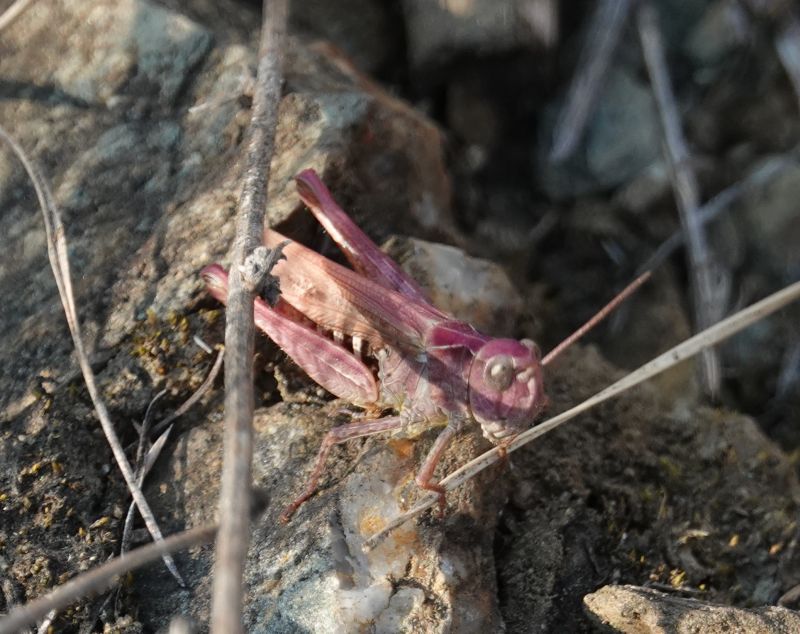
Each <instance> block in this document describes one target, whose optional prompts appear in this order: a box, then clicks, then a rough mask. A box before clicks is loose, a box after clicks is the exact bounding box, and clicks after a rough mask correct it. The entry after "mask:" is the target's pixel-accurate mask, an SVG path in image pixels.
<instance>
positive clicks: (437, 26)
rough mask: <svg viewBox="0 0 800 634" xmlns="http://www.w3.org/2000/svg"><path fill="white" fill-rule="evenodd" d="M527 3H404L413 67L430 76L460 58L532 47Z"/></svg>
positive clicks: (495, 0) (515, 0)
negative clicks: (432, 72) (464, 55)
mask: <svg viewBox="0 0 800 634" xmlns="http://www.w3.org/2000/svg"><path fill="white" fill-rule="evenodd" d="M525 4H527V3H525V2H522V1H520V0H450V1H448V2H429V1H428V0H403V9H404V12H405V17H406V38H407V40H408V48H409V57H410V58H411V65H412V66H413V67H415V68H416V69H417V70H422V71H425V70H428V71H429V70H431V69H434V68H439V67H441V66H443V65H444V64H445V63H446V62H448V61H449V60H450V59H451V58H453V57H455V56H457V55H459V54H470V55H475V54H478V55H485V54H488V53H503V52H508V51H510V50H514V49H515V48H519V47H520V46H530V45H531V44H533V43H534V35H533V32H534V30H535V29H536V27H535V25H534V23H535V20H534V21H533V22H532V21H531V18H532V16H530V15H529V14H528V13H527V7H525V6H524V5H525ZM540 29H541V27H540ZM545 31H546V32H547V31H548V30H547V29H545Z"/></svg>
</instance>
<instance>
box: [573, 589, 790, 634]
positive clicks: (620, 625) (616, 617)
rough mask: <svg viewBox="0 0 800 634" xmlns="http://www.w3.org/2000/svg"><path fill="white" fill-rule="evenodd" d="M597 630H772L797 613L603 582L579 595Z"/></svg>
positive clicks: (673, 633) (644, 633)
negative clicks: (726, 603) (732, 604)
mask: <svg viewBox="0 0 800 634" xmlns="http://www.w3.org/2000/svg"><path fill="white" fill-rule="evenodd" d="M583 602H584V605H585V607H586V610H587V612H588V613H589V614H590V615H591V616H592V617H593V618H594V619H595V620H596V622H597V623H598V625H601V626H604V627H603V631H606V630H607V629H609V628H610V629H612V630H613V631H614V632H624V633H629V634H634V633H635V634H694V633H695V632H748V633H752V634H774V633H775V632H796V631H798V630H800V614H798V613H797V612H794V611H792V610H787V609H786V608H779V607H776V606H771V605H770V606H766V607H763V608H756V609H752V610H745V609H742V608H733V607H730V606H727V605H715V604H712V603H705V602H703V601H696V600H694V599H685V598H683V597H676V596H671V595H668V594H664V593H663V592H657V591H656V590H653V589H651V588H640V587H636V586H605V587H603V588H600V589H599V590H598V591H597V592H593V593H592V594H589V595H587V596H586V597H584V599H583Z"/></svg>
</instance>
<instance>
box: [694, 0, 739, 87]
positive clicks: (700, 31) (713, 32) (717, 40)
mask: <svg viewBox="0 0 800 634" xmlns="http://www.w3.org/2000/svg"><path fill="white" fill-rule="evenodd" d="M748 31H749V23H748V18H747V14H746V13H744V10H743V8H742V6H741V5H739V4H738V3H735V2H730V1H729V0H717V1H716V2H714V3H712V4H711V6H709V7H708V9H706V11H705V13H704V14H703V16H702V18H701V19H700V20H699V21H698V22H697V23H696V24H695V25H694V26H693V27H692V30H691V32H690V33H689V36H688V37H687V39H686V43H685V45H684V50H685V52H686V54H687V55H688V56H689V58H690V59H691V60H692V62H693V63H694V64H695V66H697V67H698V68H701V69H703V68H708V67H709V66H712V67H713V66H716V65H717V64H720V63H723V62H724V61H725V58H726V56H727V55H730V54H731V53H732V52H733V51H734V50H735V49H736V48H738V47H740V46H742V45H743V44H744V43H745V42H746V40H747V37H748ZM706 79H707V77H706Z"/></svg>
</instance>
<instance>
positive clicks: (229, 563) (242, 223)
mask: <svg viewBox="0 0 800 634" xmlns="http://www.w3.org/2000/svg"><path fill="white" fill-rule="evenodd" d="M287 11H288V7H287V0H272V1H270V0H264V5H263V21H262V27H261V44H260V47H259V62H258V72H257V77H256V84H255V87H254V91H253V114H252V118H251V121H250V127H249V128H248V134H247V155H246V158H245V171H244V175H243V181H242V194H241V197H240V198H239V207H238V210H237V216H236V237H235V239H234V244H233V249H232V256H233V257H232V262H231V270H230V277H229V290H228V302H227V304H228V309H227V311H226V323H225V438H224V456H223V470H222V484H221V487H220V504H219V516H220V521H221V524H220V531H219V537H218V539H217V547H216V562H215V566H214V587H213V597H212V607H211V631H212V632H217V633H225V634H235V633H236V632H241V631H242V620H241V609H242V602H243V590H242V578H243V575H244V561H245V557H246V555H247V547H248V543H249V537H250V518H249V513H250V493H249V492H250V480H251V463H252V458H253V430H252V425H253V408H254V397H253V347H254V340H255V325H254V323H253V289H254V288H255V286H256V284H254V283H253V282H254V281H253V280H246V279H244V277H245V276H244V275H243V271H244V270H247V269H246V264H247V261H248V258H250V257H251V255H252V254H253V252H254V250H255V249H256V248H257V247H258V246H259V245H260V244H261V241H262V235H263V232H264V212H265V209H266V203H267V183H268V182H269V167H270V161H271V159H272V154H273V149H274V142H275V127H276V125H277V120H278V105H279V103H280V97H281V83H282V66H283V47H284V41H285V39H286V16H287Z"/></svg>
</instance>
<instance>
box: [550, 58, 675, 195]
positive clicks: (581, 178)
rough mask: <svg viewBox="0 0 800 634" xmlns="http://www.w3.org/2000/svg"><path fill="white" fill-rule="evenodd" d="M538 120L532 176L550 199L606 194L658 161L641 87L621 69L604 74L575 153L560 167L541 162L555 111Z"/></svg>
mask: <svg viewBox="0 0 800 634" xmlns="http://www.w3.org/2000/svg"><path fill="white" fill-rule="evenodd" d="M559 107H560V105H558V106H556V105H555V104H554V105H553V106H552V107H551V116H550V117H545V118H544V119H543V121H544V124H543V127H542V135H541V143H540V146H539V148H538V149H537V157H538V160H537V164H536V167H535V175H536V178H537V179H538V181H539V183H540V185H541V187H542V188H543V189H544V191H545V192H546V193H547V194H548V195H549V196H551V197H552V198H555V199H562V198H568V197H575V196H580V195H583V194H588V193H593V192H599V191H604V190H609V189H612V188H614V187H617V186H618V185H621V184H623V183H627V182H629V181H630V180H631V179H633V178H635V177H637V176H639V175H640V174H641V173H642V172H644V170H645V169H647V168H649V167H651V166H652V165H653V164H654V163H656V162H658V161H659V160H660V158H659V157H660V147H661V145H660V143H661V140H660V139H661V137H660V129H659V122H658V113H657V111H656V107H655V102H654V100H653V97H652V95H651V93H650V88H649V87H648V86H647V84H646V83H644V82H643V81H641V80H640V79H637V78H636V77H635V76H634V75H633V72H632V71H631V70H629V69H627V68H626V67H621V66H618V67H615V68H612V69H611V71H610V72H609V75H608V79H607V80H606V82H605V87H604V89H603V92H602V94H601V95H600V97H599V98H598V100H597V107H596V109H595V112H594V114H593V115H592V118H591V119H590V121H589V123H588V127H587V130H586V133H585V135H584V138H583V140H582V142H581V144H580V146H579V147H578V149H577V151H576V153H575V154H574V155H573V157H571V158H570V159H568V160H567V161H566V162H564V163H560V164H557V165H556V164H553V163H551V162H550V161H549V160H548V159H547V154H548V152H549V148H550V145H551V143H552V136H551V130H552V125H553V123H554V121H555V116H556V113H557V108H559Z"/></svg>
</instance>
